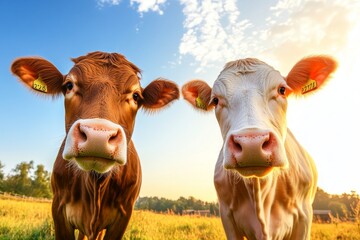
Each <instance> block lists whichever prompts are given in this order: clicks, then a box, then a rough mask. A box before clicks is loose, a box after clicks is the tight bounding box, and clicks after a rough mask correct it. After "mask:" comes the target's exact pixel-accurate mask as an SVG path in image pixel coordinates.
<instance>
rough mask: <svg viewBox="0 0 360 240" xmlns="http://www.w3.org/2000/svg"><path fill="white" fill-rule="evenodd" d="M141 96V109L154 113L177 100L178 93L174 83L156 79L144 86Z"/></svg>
mask: <svg viewBox="0 0 360 240" xmlns="http://www.w3.org/2000/svg"><path fill="white" fill-rule="evenodd" d="M142 96H143V99H142V102H141V103H142V107H143V108H144V109H146V110H149V111H154V110H157V109H160V108H162V107H164V106H165V105H167V104H168V103H170V102H171V101H173V100H175V99H178V98H179V96H180V93H179V88H178V86H177V85H176V84H175V83H173V82H171V81H168V80H165V79H156V80H154V81H152V82H151V83H150V84H149V85H148V86H146V88H145V89H144V90H143V92H142Z"/></svg>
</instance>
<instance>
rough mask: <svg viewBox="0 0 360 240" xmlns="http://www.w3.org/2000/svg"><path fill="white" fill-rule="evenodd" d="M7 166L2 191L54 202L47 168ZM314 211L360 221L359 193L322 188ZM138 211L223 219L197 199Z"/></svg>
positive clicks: (148, 204)
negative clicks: (199, 214) (198, 212)
mask: <svg viewBox="0 0 360 240" xmlns="http://www.w3.org/2000/svg"><path fill="white" fill-rule="evenodd" d="M3 169H4V165H3V164H2V163H1V161H0V191H2V192H10V193H16V194H19V195H25V196H29V197H37V198H49V199H50V198H51V197H52V192H51V187H50V176H51V173H50V172H48V171H47V170H46V169H45V167H44V165H42V164H39V165H36V166H35V167H34V161H29V162H21V163H19V164H17V165H16V167H15V168H14V169H12V170H11V172H10V173H8V174H5V173H4V171H3ZM313 208H314V209H318V210H331V214H332V215H333V216H335V217H338V218H340V219H349V218H356V219H358V218H360V216H357V215H356V214H360V198H359V194H358V193H356V191H351V192H350V193H343V194H340V195H332V194H329V193H327V192H325V191H324V190H323V189H321V188H318V190H317V193H316V196H315V201H314V203H313ZM135 209H139V210H151V211H155V212H172V213H175V214H182V211H183V210H189V209H191V210H209V211H210V214H211V215H219V207H218V204H217V203H216V202H204V201H201V200H198V199H196V198H194V197H188V198H184V197H180V198H178V199H177V200H169V199H166V198H159V197H140V198H139V199H138V200H137V202H136V204H135Z"/></svg>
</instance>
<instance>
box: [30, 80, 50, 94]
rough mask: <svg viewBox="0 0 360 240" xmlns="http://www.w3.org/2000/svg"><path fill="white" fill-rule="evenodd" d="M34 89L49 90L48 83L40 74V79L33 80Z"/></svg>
mask: <svg viewBox="0 0 360 240" xmlns="http://www.w3.org/2000/svg"><path fill="white" fill-rule="evenodd" d="M32 87H33V89H35V90H37V91H40V92H45V93H46V92H47V85H46V83H44V82H43V81H42V80H41V77H40V76H39V77H38V79H36V80H35V81H34V82H33V86H32Z"/></svg>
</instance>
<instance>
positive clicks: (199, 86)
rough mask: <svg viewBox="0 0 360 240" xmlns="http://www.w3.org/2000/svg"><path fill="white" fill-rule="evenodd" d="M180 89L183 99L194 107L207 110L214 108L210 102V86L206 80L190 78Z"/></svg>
mask: <svg viewBox="0 0 360 240" xmlns="http://www.w3.org/2000/svg"><path fill="white" fill-rule="evenodd" d="M181 91H182V94H183V96H184V98H185V100H186V101H188V102H189V103H190V104H191V105H192V106H193V107H195V108H196V109H201V110H203V111H209V110H212V109H213V108H214V105H213V104H210V98H211V87H210V86H209V85H208V84H207V83H206V82H204V81H201V80H192V81H190V82H188V83H186V84H185V85H184V86H183V87H182V90H181Z"/></svg>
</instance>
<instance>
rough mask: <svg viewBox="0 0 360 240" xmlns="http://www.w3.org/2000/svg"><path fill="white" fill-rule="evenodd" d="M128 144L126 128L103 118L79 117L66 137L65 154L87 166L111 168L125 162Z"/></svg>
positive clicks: (100, 168) (66, 158)
mask: <svg viewBox="0 0 360 240" xmlns="http://www.w3.org/2000/svg"><path fill="white" fill-rule="evenodd" d="M126 156H127V144H126V136H125V133H124V130H123V128H122V127H121V126H120V125H118V124H115V123H113V122H111V121H109V120H106V119H101V118H93V119H80V120H77V121H76V122H74V123H73V125H72V126H71V128H70V130H69V132H68V134H67V137H66V141H65V147H64V151H63V158H64V159H65V160H70V161H72V160H74V161H75V162H76V163H77V165H78V166H79V167H80V168H81V169H83V170H85V171H90V170H94V171H96V172H99V173H104V172H107V171H109V170H110V169H111V168H112V167H113V166H114V165H115V164H120V165H124V164H125V163H126Z"/></svg>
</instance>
